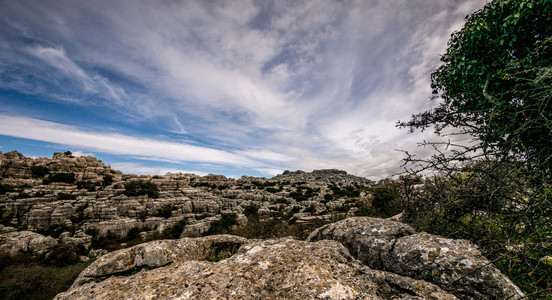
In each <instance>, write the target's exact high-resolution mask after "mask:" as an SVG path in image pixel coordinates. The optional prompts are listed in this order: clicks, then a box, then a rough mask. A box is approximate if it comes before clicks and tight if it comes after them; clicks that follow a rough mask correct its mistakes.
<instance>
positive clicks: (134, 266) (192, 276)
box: [55, 236, 456, 300]
mask: <svg viewBox="0 0 552 300" xmlns="http://www.w3.org/2000/svg"><path fill="white" fill-rule="evenodd" d="M220 251H226V252H225V254H226V255H222V256H221V258H224V257H225V256H230V257H228V258H225V259H222V260H220V261H216V260H217V259H212V256H209V254H210V253H214V255H215V256H216V255H217V254H216V253H218V252H220ZM234 253H235V254H234ZM93 298H94V299H152V298H155V299H456V298H455V297H454V296H453V295H451V294H449V293H446V292H444V291H442V290H441V289H440V288H439V287H437V286H436V285H434V284H431V283H427V282H424V281H420V280H415V279H412V278H409V277H404V276H400V275H396V274H393V273H390V272H385V271H379V270H373V269H371V268H369V267H367V266H364V265H362V264H361V263H360V262H359V261H358V260H356V259H354V258H353V257H352V256H351V255H350V254H349V252H348V250H347V249H346V248H344V247H343V246H342V245H341V244H340V243H338V242H336V241H329V240H325V241H319V242H314V243H310V242H304V241H297V240H293V239H289V238H283V239H277V240H266V241H256V240H245V239H242V238H238V237H232V236H210V237H204V238H196V239H191V238H186V239H181V240H173V241H157V242H151V243H147V244H143V245H139V246H136V247H133V248H129V249H125V250H120V251H117V252H112V253H110V254H107V255H105V256H103V257H101V258H100V259H99V260H97V261H96V262H94V263H93V264H92V265H90V266H89V267H88V268H87V269H86V270H85V271H83V272H82V273H81V275H80V276H79V278H78V279H77V281H76V282H75V283H74V284H73V286H72V287H71V288H70V289H69V291H67V292H65V293H61V294H59V295H57V296H56V298H55V299H58V300H62V299H93Z"/></svg>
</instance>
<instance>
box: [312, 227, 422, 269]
mask: <svg viewBox="0 0 552 300" xmlns="http://www.w3.org/2000/svg"><path fill="white" fill-rule="evenodd" d="M413 233H415V231H414V229H413V228H412V227H410V226H408V225H406V224H404V223H400V222H395V221H389V220H385V219H379V218H370V217H353V218H348V219H345V220H342V221H340V222H336V223H332V224H328V225H325V226H322V227H320V228H318V229H316V230H315V231H313V232H312V233H311V234H310V235H309V237H308V239H307V240H308V241H317V240H324V239H328V240H336V241H339V242H340V243H342V244H343V245H344V246H345V247H347V249H349V251H351V254H352V255H353V256H355V257H356V258H357V259H359V260H360V261H362V262H364V263H365V264H366V265H368V266H369V267H371V268H374V269H383V261H382V260H384V259H385V255H382V254H383V253H386V252H387V251H388V249H389V248H390V247H391V246H392V245H393V243H394V242H395V240H396V239H397V238H400V237H403V236H407V235H410V234H413Z"/></svg>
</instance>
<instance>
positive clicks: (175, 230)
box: [163, 220, 186, 239]
mask: <svg viewBox="0 0 552 300" xmlns="http://www.w3.org/2000/svg"><path fill="white" fill-rule="evenodd" d="M185 226H186V220H180V221H179V222H178V223H176V224H175V225H174V226H172V227H169V228H166V229H165V230H163V237H164V238H166V239H178V238H180V235H181V234H182V231H183V230H184V227H185Z"/></svg>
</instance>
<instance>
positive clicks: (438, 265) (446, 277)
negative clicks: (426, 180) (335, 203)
mask: <svg viewBox="0 0 552 300" xmlns="http://www.w3.org/2000/svg"><path fill="white" fill-rule="evenodd" d="M324 239H331V240H336V241H339V242H341V243H343V245H345V246H346V247H347V248H348V249H349V250H350V251H351V253H352V254H353V256H355V257H356V258H358V259H359V260H361V261H362V262H363V263H365V264H366V265H368V266H370V267H372V268H375V269H380V270H387V271H390V272H394V273H397V274H400V275H404V276H409V277H412V278H416V279H419V280H426V281H428V282H432V283H435V284H437V285H439V286H440V287H441V288H442V289H444V290H447V291H449V292H451V293H454V294H455V295H456V296H457V297H459V298H462V299H504V298H508V297H511V298H510V299H517V298H520V297H522V296H523V293H522V292H521V290H520V289H519V288H518V287H516V286H515V285H514V284H513V283H512V282H511V281H510V280H509V279H508V278H507V277H506V276H505V275H503V274H502V273H501V272H500V271H499V270H498V269H496V267H495V266H494V265H493V264H492V263H491V262H489V261H488V260H487V259H486V258H485V257H484V256H483V255H482V254H481V252H479V250H478V249H477V247H476V246H475V245H473V244H472V243H470V242H468V241H465V240H452V239H446V238H442V237H438V236H435V235H431V234H427V233H414V230H413V229H412V228H411V227H410V226H408V225H406V224H403V223H400V222H396V221H393V220H385V219H377V218H369V217H357V218H349V219H345V220H342V221H340V222H336V223H333V224H328V225H326V226H323V227H321V228H318V229H316V230H315V231H314V232H312V233H311V235H310V236H309V238H308V240H309V241H317V240H324Z"/></svg>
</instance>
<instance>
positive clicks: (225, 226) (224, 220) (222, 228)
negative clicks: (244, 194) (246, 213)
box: [206, 213, 238, 235]
mask: <svg viewBox="0 0 552 300" xmlns="http://www.w3.org/2000/svg"><path fill="white" fill-rule="evenodd" d="M236 224H238V216H237V215H236V214H234V213H229V214H224V213H223V214H222V215H221V219H220V220H217V221H213V222H212V223H211V226H210V227H209V230H208V231H207V232H206V235H212V234H224V233H228V232H229V231H230V227H231V226H233V225H236Z"/></svg>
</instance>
